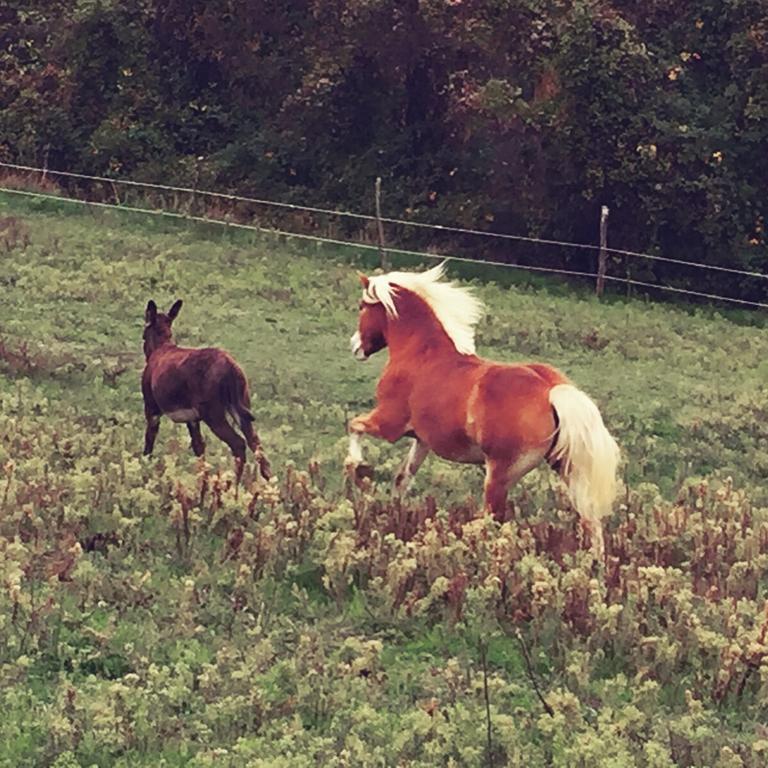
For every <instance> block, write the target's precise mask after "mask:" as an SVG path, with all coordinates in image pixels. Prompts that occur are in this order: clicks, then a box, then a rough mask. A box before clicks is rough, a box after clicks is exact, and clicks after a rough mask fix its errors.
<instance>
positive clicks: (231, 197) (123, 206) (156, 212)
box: [0, 162, 768, 309]
mask: <svg viewBox="0 0 768 768" xmlns="http://www.w3.org/2000/svg"><path fill="white" fill-rule="evenodd" d="M2 168H4V169H7V170H8V171H15V172H21V173H25V174H32V175H34V176H36V177H38V178H39V179H42V180H46V179H49V178H50V177H62V178H65V179H73V180H78V181H86V182H94V183H98V184H105V185H108V186H109V187H110V188H111V189H112V190H113V191H114V194H113V197H114V198H115V200H116V202H115V203H107V202H104V201H103V200H84V199H81V198H79V197H62V196H59V195H58V194H49V193H45V192H35V191H31V190H29V189H18V188H14V187H9V186H2V185H0V191H2V192H5V193H7V194H14V195H20V196H25V197H29V198H37V199H46V200H52V201H57V202H64V203H70V204H75V205H83V206H92V207H96V208H103V209H113V210H119V211H124V212H131V213H139V214H146V215H150V216H159V217H165V218H172V219H178V220H185V221H193V222H199V223H205V224H214V225H223V226H227V227H232V228H236V229H243V230H250V231H255V232H260V233H263V234H271V235H275V236H284V237H290V238H297V239H302V240H310V241H314V242H319V243H325V244H329V245H336V246H341V247H351V248H357V249H362V250H371V251H374V250H376V251H378V250H379V248H380V246H379V245H376V244H374V243H372V242H366V241H365V240H361V239H357V240H350V239H344V238H340V237H332V236H327V235H325V236H324V235H320V234H317V233H311V234H308V233H306V232H298V231H291V230H287V229H283V228H280V227H277V226H262V225H260V224H253V223H245V222H241V221H235V220H230V219H229V218H214V217H211V216H200V215H196V214H194V213H191V212H181V211H178V210H167V209H165V208H148V207H142V206H135V205H128V204H127V203H125V202H123V201H121V200H120V197H119V195H118V194H117V192H116V189H117V188H118V187H125V188H129V189H135V190H141V189H143V190H149V191H157V192H162V193H172V194H174V195H179V194H181V195H188V196H190V197H191V198H193V199H197V198H210V199H214V200H223V201H229V202H239V203H246V204H248V205H250V206H260V207H265V208H275V209H280V210H287V211H294V212H301V213H307V214H313V215H323V216H330V217H337V218H341V219H349V220H352V221H359V222H364V223H366V224H371V223H377V222H378V221H381V222H383V223H387V224H390V225H397V226H401V227H406V228H408V227H410V228H415V229H419V230H431V231H433V232H438V233H447V234H455V235H467V236H472V237H479V238H493V239H496V240H500V241H514V242H521V243H530V244H537V245H546V246H553V247H557V248H569V249H577V250H583V251H592V252H595V251H600V250H601V246H598V245H593V244H589V243H576V242H569V241H564V240H554V239H547V238H536V237H528V236H524V235H514V234H508V233H498V232H490V231H487V230H478V229H471V228H465V227H455V226H447V225H443V224H429V223H425V222H419V221H411V220H407V219H398V218H392V217H381V219H377V217H375V216H372V215H369V214H364V213H358V212H354V211H346V210H337V209H329V208H321V207H316V206H308V205H300V204H296V203H286V202H281V201H276V200H269V199H265V198H257V197H248V196H244V195H236V194H230V193H226V192H216V191H211V190H205V189H197V188H195V187H183V186H175V185H171V184H158V183H155V182H144V181H135V180H132V179H120V178H109V177H104V176H94V175H90V174H82V173H74V172H71V171H56V170H51V169H48V168H39V167H35V166H30V165H23V164H19V163H7V162H0V169H2ZM0 182H2V179H1V178H0ZM602 250H603V251H604V252H607V253H611V254H613V255H615V256H621V257H626V258H630V259H646V260H649V261H655V262H665V263H670V264H674V265H677V266H683V267H688V268H692V269H698V270H706V271H710V272H716V273H727V274H729V275H733V276H741V277H744V278H749V279H757V280H760V281H763V280H768V274H765V273H762V272H757V271H752V270H745V269H738V268H734V267H725V266H720V265H715V264H704V263H700V262H694V261H689V260H685V259H674V258H671V257H667V256H661V255H657V254H650V253H643V252H639V251H631V250H625V249H620V248H611V247H603V248H602ZM387 252H388V253H390V254H399V255H402V256H410V257H417V258H422V259H450V260H452V261H458V262H465V263H469V264H483V265H489V266H494V267H500V268H504V269H514V270H519V271H525V272H532V273H545V274H558V275H564V276H568V277H575V278H590V279H596V278H598V277H599V275H598V273H596V272H589V271H585V270H574V269H565V268H560V267H552V266H543V265H536V264H518V263H510V262H507V261H499V260H493V259H486V258H475V257H467V256H461V255H458V254H451V253H435V252H433V251H431V250H430V251H425V250H414V249H407V248H399V247H392V246H388V247H387ZM602 277H603V279H604V280H606V281H609V282H611V283H614V284H621V285H625V286H628V287H630V286H632V287H637V288H648V289H653V290H659V291H663V292H669V293H674V294H677V295H683V296H691V297H695V298H697V299H705V300H707V301H719V302H725V303H730V304H735V305H738V306H742V307H751V308H755V309H768V303H766V302H761V301H753V300H748V299H743V298H738V297H733V296H724V295H721V294H718V293H713V292H710V291H699V290H695V289H691V288H682V287H678V286H673V285H668V284H665V283H657V282H650V281H648V280H638V279H635V278H632V277H630V276H626V277H622V276H618V275H610V274H604V275H602Z"/></svg>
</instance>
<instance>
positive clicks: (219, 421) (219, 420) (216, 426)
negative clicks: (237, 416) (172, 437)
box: [203, 411, 245, 489]
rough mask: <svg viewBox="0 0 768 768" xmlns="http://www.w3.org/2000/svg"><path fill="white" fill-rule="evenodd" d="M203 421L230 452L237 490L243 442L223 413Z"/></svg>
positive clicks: (241, 471) (242, 456) (243, 458)
mask: <svg viewBox="0 0 768 768" xmlns="http://www.w3.org/2000/svg"><path fill="white" fill-rule="evenodd" d="M203 421H205V423H206V424H207V425H208V426H209V427H210V429H211V432H213V434H214V435H216V437H218V438H219V440H223V441H224V442H225V443H226V444H227V445H228V446H229V449H230V451H232V455H233V456H234V457H235V489H237V487H238V486H239V485H240V478H241V477H242V476H243V467H244V466H245V440H243V438H242V437H240V435H238V434H237V432H235V430H234V427H232V425H231V424H230V423H229V422H228V421H227V416H226V413H225V412H224V411H216V412H214V413H210V414H206V417H205V418H204V419H203Z"/></svg>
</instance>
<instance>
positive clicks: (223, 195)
mask: <svg viewBox="0 0 768 768" xmlns="http://www.w3.org/2000/svg"><path fill="white" fill-rule="evenodd" d="M0 168H8V169H12V170H16V171H24V172H27V173H37V174H40V175H42V176H43V177H46V176H48V175H54V176H64V177H66V178H74V179H83V180H87V181H97V182H100V183H104V184H112V185H124V186H131V187H140V188H145V189H155V190H158V191H163V192H174V193H179V192H181V193H184V194H189V195H197V196H200V197H212V198H218V199H222V200H229V201H231V202H242V203H251V204H253V205H262V206H265V207H273V208H284V209H287V210H293V211H304V212H306V213H317V214H322V215H326V216H337V217H342V218H349V219H357V220H360V221H367V222H373V221H376V220H377V219H376V217H375V216H371V215H370V214H365V213H356V212H354V211H344V210H334V209H330V208H319V207H315V206H310V205H300V204H298V203H286V202H281V201H278V200H268V199H266V198H258V197H247V196H244V195H235V194H230V193H228V192H216V191H212V190H205V189H196V188H193V187H179V186H174V185H171V184H158V183H156V182H150V181H135V180H133V179H120V178H109V177H106V176H93V175H90V174H85V173H75V172H73V171H57V170H52V169H50V168H38V167H36V166H32V165H22V164H19V163H6V162H0ZM381 221H382V222H383V223H385V224H395V225H398V226H404V227H414V228H420V229H430V230H434V231H436V232H446V233H450V234H459V235H471V236H476V237H488V238H495V239H498V240H511V241H515V242H523V243H532V244H537V245H551V246H556V247H560V248H578V249H581V250H588V251H599V250H600V246H599V245H594V244H591V243H574V242H569V241H567V240H553V239H547V238H539V237H528V236H525V235H512V234H505V233H501V232H488V231H486V230H480V229H470V228H465V227H455V226H448V225H444V224H429V223H426V222H422V221H409V220H408V219H397V218H391V217H386V216H385V217H382V218H381ZM604 250H605V252H606V253H611V254H614V255H616V256H628V257H632V258H638V259H648V260H650V261H658V262H662V263H667V264H676V265H678V266H685V267H690V268H692V269H706V270H710V271H713V272H723V273H727V274H731V275H742V276H743V277H751V278H757V279H760V280H768V274H765V273H763V272H756V271H754V270H748V269H737V268H735V267H723V266H720V265H718V264H704V263H702V262H697V261H689V260H686V259H674V258H671V257H670V256H659V255H657V254H653V253H644V252H642V251H632V250H626V249H623V248H611V247H610V246H608V247H606V248H605V249H604Z"/></svg>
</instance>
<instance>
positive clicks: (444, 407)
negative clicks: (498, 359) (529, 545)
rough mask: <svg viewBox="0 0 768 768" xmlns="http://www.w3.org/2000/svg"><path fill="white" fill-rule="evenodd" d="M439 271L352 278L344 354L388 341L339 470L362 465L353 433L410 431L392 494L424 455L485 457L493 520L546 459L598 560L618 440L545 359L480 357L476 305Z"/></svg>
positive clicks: (366, 351)
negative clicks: (353, 297) (357, 295)
mask: <svg viewBox="0 0 768 768" xmlns="http://www.w3.org/2000/svg"><path fill="white" fill-rule="evenodd" d="M443 272H444V265H443V264H441V265H439V266H437V267H434V268H433V269H430V270H429V271H427V272H423V273H407V272H392V273H390V274H387V275H379V276H375V277H366V276H364V275H361V276H360V280H361V282H362V285H363V298H362V301H361V302H360V315H359V320H358V330H357V332H356V333H355V334H354V336H352V339H351V344H352V351H353V353H354V355H355V357H357V358H358V359H360V360H365V359H367V358H368V357H369V356H370V355H372V354H374V353H375V352H378V351H379V350H381V349H383V348H384V347H388V349H389V360H388V361H387V364H386V367H385V368H384V371H383V373H382V375H381V378H380V380H379V383H378V386H377V388H376V399H377V405H376V407H375V408H374V409H373V410H372V411H371V412H370V413H367V414H365V415H362V416H357V417H356V418H353V419H352V420H351V421H350V422H349V435H350V442H349V454H348V456H347V460H346V465H347V468H348V470H351V471H356V470H359V469H360V468H361V464H362V461H363V456H362V451H361V438H362V436H363V435H365V434H367V435H372V436H374V437H380V438H384V439H385V440H389V441H390V442H395V441H396V440H398V439H399V438H401V437H404V436H410V437H414V438H415V440H414V443H413V445H412V447H411V450H410V453H409V454H408V457H407V459H406V461H405V463H404V465H403V467H402V469H401V470H400V472H399V473H398V475H397V478H396V480H395V489H396V491H398V492H403V491H404V490H405V489H406V488H407V486H408V484H409V482H410V480H411V479H412V478H413V476H414V474H415V473H416V471H417V470H418V468H419V466H420V465H421V463H422V462H423V461H424V459H425V458H426V457H427V455H428V454H429V452H430V451H434V452H435V453H436V454H437V455H438V456H441V457H443V458H444V459H448V460H450V461H456V462H464V463H469V464H485V507H486V510H487V511H489V512H491V513H492V514H493V515H494V516H495V517H496V518H497V519H498V520H503V519H504V516H505V511H506V500H507V489H508V488H509V486H510V485H512V484H513V483H516V482H517V481H518V480H520V478H522V477H523V475H525V474H527V473H528V472H530V471H531V470H532V469H533V468H534V467H536V466H537V465H538V464H540V463H541V462H542V461H546V462H547V463H549V465H550V466H551V467H553V468H554V469H555V470H556V471H557V472H559V474H560V476H561V477H562V479H563V480H564V481H565V483H566V485H567V487H568V490H569V493H570V496H571V499H572V501H573V505H574V507H575V508H576V510H577V511H578V512H579V514H580V516H581V519H582V524H583V526H584V528H586V529H587V531H588V532H589V534H590V538H591V541H592V545H593V548H594V551H595V553H596V554H597V556H598V557H599V558H600V559H602V557H603V554H604V547H603V529H602V523H601V518H602V517H603V516H605V515H607V514H608V513H610V511H611V506H612V503H613V500H614V498H615V496H616V490H617V485H616V469H617V465H618V461H619V448H618V446H617V444H616V442H615V440H614V439H613V437H611V435H610V433H609V432H608V430H607V429H606V428H605V425H604V424H603V419H602V417H601V415H600V412H599V411H598V409H597V406H596V405H595V404H594V403H593V402H592V400H591V399H590V398H589V397H588V396H587V395H586V394H584V393H583V392H582V391H581V390H579V389H577V388H576V387H575V386H574V385H573V384H571V383H570V382H569V381H568V379H567V377H566V376H565V375H564V374H562V373H561V372H560V371H558V370H556V369H555V368H552V367H551V366H549V365H544V364H541V363H529V364H514V365H512V364H504V363H495V362H491V361H488V360H483V359H482V358H480V357H478V356H477V355H476V354H475V338H474V336H475V325H476V323H477V322H478V320H479V319H480V317H481V314H482V305H481V303H480V302H479V301H478V300H477V299H476V298H475V297H474V296H472V294H471V293H470V292H469V291H468V290H466V289H464V288H461V287H458V286H455V285H453V284H452V283H448V282H444V281H442V280H441V279H442V277H443Z"/></svg>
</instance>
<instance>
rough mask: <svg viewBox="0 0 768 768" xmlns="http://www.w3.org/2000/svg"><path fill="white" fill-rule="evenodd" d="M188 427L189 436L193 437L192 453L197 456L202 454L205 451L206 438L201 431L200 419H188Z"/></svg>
mask: <svg viewBox="0 0 768 768" xmlns="http://www.w3.org/2000/svg"><path fill="white" fill-rule="evenodd" d="M187 429H188V430H189V436H190V437H191V438H192V453H194V454H195V456H202V455H203V454H204V453H205V440H203V436H202V434H201V433H200V422H199V421H188V422H187Z"/></svg>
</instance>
